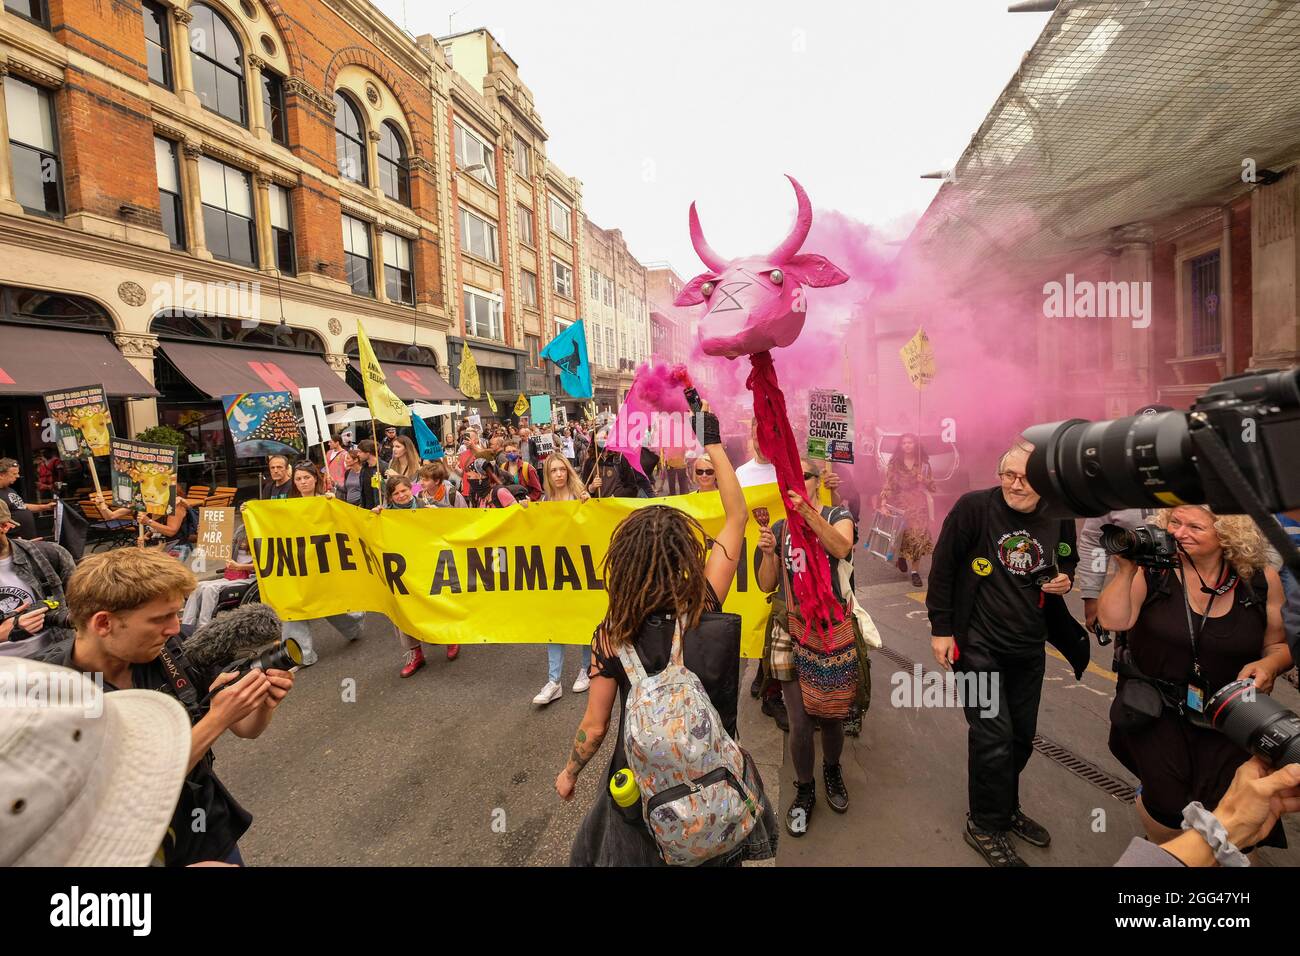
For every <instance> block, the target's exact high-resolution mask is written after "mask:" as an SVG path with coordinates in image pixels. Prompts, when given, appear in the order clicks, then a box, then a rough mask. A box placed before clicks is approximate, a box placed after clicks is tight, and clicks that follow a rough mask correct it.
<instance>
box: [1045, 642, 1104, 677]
mask: <svg viewBox="0 0 1300 956" xmlns="http://www.w3.org/2000/svg"><path fill="white" fill-rule="evenodd" d="M1047 653H1048V654H1050V655H1051V656H1052V657H1055V658H1056V659H1057V660H1058V661H1065V663H1067V664H1069V663H1070V662H1069V661H1066V660H1065V657H1064V655H1062V654H1061V652H1060V651H1058V650H1057V649H1056V648H1054V647H1049V648H1048V649H1047ZM1088 673H1089V674H1096V675H1097V676H1098V677H1104V678H1105V679H1106V680H1108V681H1110V682H1111V683H1112V684H1113V683H1114V682H1115V674H1114V673H1113V672H1111V671H1108V670H1103V669H1102V668H1100V667H1098V666H1097V665H1096V664H1094V663H1093V662H1092V661H1088Z"/></svg>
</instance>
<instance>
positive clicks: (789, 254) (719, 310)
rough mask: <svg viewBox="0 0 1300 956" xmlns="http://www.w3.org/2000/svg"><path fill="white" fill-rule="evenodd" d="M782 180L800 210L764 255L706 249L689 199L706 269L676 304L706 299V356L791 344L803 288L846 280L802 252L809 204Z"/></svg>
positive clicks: (799, 325)
mask: <svg viewBox="0 0 1300 956" xmlns="http://www.w3.org/2000/svg"><path fill="white" fill-rule="evenodd" d="M786 178H787V179H789V180H790V184H791V185H792V186H794V194H795V196H796V197H797V198H798V201H799V212H798V215H797V216H796V218H795V223H794V229H793V230H791V232H790V235H789V236H787V237H786V238H785V241H784V242H782V243H781V244H780V245H779V246H777V247H776V249H775V250H773V251H772V252H769V253H768V254H767V255H763V256H749V257H746V258H743V259H732V260H727V259H724V258H723V257H722V256H720V255H718V254H717V253H716V252H714V251H713V250H712V249H710V248H709V244H708V242H707V241H706V240H705V238H704V230H703V229H701V228H700V217H699V215H698V213H696V211H695V204H694V203H691V244H692V245H694V246H695V251H696V252H697V253H698V254H699V257H700V259H701V260H703V262H704V264H705V265H706V266H708V267H709V270H710V271H708V272H705V273H702V274H701V275H698V276H696V277H695V278H694V279H692V280H691V281H690V282H688V283H687V284H686V288H684V289H682V291H681V292H680V293H678V295H677V299H676V300H675V303H674V304H675V305H678V306H690V305H699V304H700V303H701V302H707V303H708V308H707V309H706V310H705V312H704V315H703V316H701V318H700V345H701V347H702V348H703V349H704V352H705V354H706V355H725V356H727V358H733V359H734V358H736V357H737V356H740V355H754V354H756V353H758V352H766V351H768V350H769V349H773V348H784V347H785V346H787V345H790V344H791V343H792V342H794V340H795V339H797V338H798V337H799V333H800V332H802V331H803V323H804V317H805V315H806V308H805V302H804V293H803V287H804V286H806V285H810V286H813V287H814V288H820V287H822V286H831V285H839V284H840V283H841V282H847V281H848V279H849V277H848V275H847V274H846V273H845V272H844V271H843V270H841V269H840V268H839V267H838V266H836V265H835V264H834V263H832V262H831V261H830V260H828V259H827V258H826V257H825V256H819V255H814V254H811V253H803V254H800V252H799V247H800V246H802V245H803V242H804V240H805V239H807V238H808V230H809V229H811V228H812V204H811V203H809V202H808V194H807V193H805V192H804V191H803V187H802V186H800V185H799V183H798V181H797V180H795V178H794V177H793V176H790V175H787V176H786Z"/></svg>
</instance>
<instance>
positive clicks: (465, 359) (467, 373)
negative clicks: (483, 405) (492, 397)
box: [460, 342, 482, 398]
mask: <svg viewBox="0 0 1300 956" xmlns="http://www.w3.org/2000/svg"><path fill="white" fill-rule="evenodd" d="M460 390H461V392H462V393H464V395H465V397H466V398H480V397H482V393H481V392H480V391H479V385H478V363H477V362H475V361H474V353H473V352H471V351H470V350H469V343H468V342H466V343H465V350H464V351H463V352H461V353H460Z"/></svg>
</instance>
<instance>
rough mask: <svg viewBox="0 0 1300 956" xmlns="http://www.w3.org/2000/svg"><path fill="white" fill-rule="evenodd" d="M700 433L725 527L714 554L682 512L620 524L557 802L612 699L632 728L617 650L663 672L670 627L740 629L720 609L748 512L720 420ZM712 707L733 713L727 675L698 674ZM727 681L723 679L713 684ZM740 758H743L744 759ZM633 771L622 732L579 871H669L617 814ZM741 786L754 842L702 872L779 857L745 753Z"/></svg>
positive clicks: (584, 828)
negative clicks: (615, 788)
mask: <svg viewBox="0 0 1300 956" xmlns="http://www.w3.org/2000/svg"><path fill="white" fill-rule="evenodd" d="M697 417H702V418H703V422H704V423H703V426H702V431H703V434H700V435H699V438H700V443H701V444H703V445H704V446H705V447H706V449H707V450H708V452H709V454H710V455H711V456H712V458H713V460H714V463H715V465H716V467H717V471H718V487H719V489H720V491H721V495H722V504H723V511H724V514H725V516H726V517H725V523H724V525H723V527H722V530H721V531H720V532H719V533H718V535H717V538H716V540H715V542H714V545H713V548H712V550H711V551H708V552H707V557H706V549H705V535H704V531H703V529H702V528H701V527H700V526H699V524H698V523H697V522H696V521H695V520H694V519H692V518H688V517H687V516H686V515H685V514H684V513H683V512H681V511H679V510H677V509H676V508H670V507H668V506H666V505H649V506H647V507H644V508H639V509H637V510H636V511H634V512H633V513H632V514H630V515H628V516H627V517H626V518H624V519H623V521H622V522H620V524H619V525H618V527H617V528H616V529H615V531H614V535H613V537H612V538H611V539H610V543H609V551H608V552H607V554H606V556H605V563H604V566H603V568H604V579H605V589H606V593H607V594H608V596H609V609H608V611H607V612H606V614H605V618H604V620H603V621H601V623H600V625H599V626H598V627H597V628H596V631H595V634H594V635H593V638H592V654H593V657H594V658H595V659H594V661H593V663H592V667H591V689H590V692H589V694H588V697H587V711H586V714H585V715H584V716H583V718H582V723H581V724H580V725H579V728H578V731H577V734H576V735H575V737H574V741H573V750H572V752H571V754H570V756H569V759H568V762H567V763H566V764H565V766H564V768H563V769H562V770H561V771H560V772H559V774H558V775H557V776H556V778H555V790H556V793H557V794H558V795H559V797H560V799H561V800H570V799H572V798H573V792H574V788H575V786H576V785H577V778H578V774H579V773H581V772H582V769H583V767H585V766H586V765H587V764H588V763H589V762H590V761H591V759H592V758H593V757H594V756H595V755H596V752H597V751H598V750H599V749H600V745H601V744H602V743H603V742H604V739H605V736H606V734H607V733H608V731H609V725H610V722H611V718H612V716H613V710H614V704H615V698H616V696H617V697H618V698H619V699H620V701H621V703H620V707H621V708H622V718H621V721H620V724H619V726H620V728H621V727H625V726H627V713H626V705H627V695H628V693H629V691H630V689H631V681H630V680H629V679H628V676H627V673H626V671H625V669H624V667H623V663H622V659H621V657H620V652H621V651H622V652H630V653H632V654H636V655H637V657H638V658H639V659H640V661H641V663H642V665H643V666H644V667H645V669H646V671H647V672H651V673H657V672H659V671H661V670H662V669H663V668H664V667H665V666H666V665H667V664H668V663H669V659H670V655H671V653H672V645H673V635H674V633H675V630H676V628H675V627H674V626H671V625H668V626H666V623H667V622H670V621H671V622H680V628H681V630H682V631H683V638H682V643H683V645H684V646H690V645H691V644H693V643H697V642H704V641H707V640H708V639H709V637H710V636H711V635H710V634H709V631H712V632H713V633H714V634H717V635H718V636H719V637H722V638H723V639H726V638H725V636H724V635H723V634H722V633H721V632H722V631H725V630H726V629H727V628H729V627H732V628H734V626H735V622H734V620H731V619H729V616H726V615H720V614H716V613H714V612H717V611H720V610H721V607H722V602H723V601H724V600H725V599H726V596H727V592H728V591H729V590H730V589H731V582H732V580H733V579H734V578H735V575H736V567H737V565H738V564H739V561H740V559H741V558H742V557H743V554H744V548H745V524H746V522H747V520H748V513H747V511H746V505H745V495H744V492H743V491H741V488H740V484H739V482H737V481H736V474H735V472H734V471H733V470H732V467H731V462H730V461H729V460H728V459H727V455H726V452H725V451H724V450H723V448H722V442H721V439H720V437H719V434H718V420H717V418H715V417H714V416H713V415H712V413H708V412H706V413H703V415H702V416H697ZM739 664H740V661H739V652H738V651H737V652H736V657H735V658H734V659H732V660H729V661H727V662H726V666H725V668H724V669H725V670H728V671H729V672H730V673H729V679H730V683H731V685H732V686H733V688H734V682H735V672H736V669H737V668H738V667H739ZM697 676H699V677H700V678H701V682H702V683H703V685H704V689H705V691H706V692H707V693H708V694H709V699H710V701H711V702H712V703H713V706H714V708H715V709H716V710H717V711H718V712H719V715H720V716H721V715H722V714H732V715H734V714H735V706H736V702H735V699H734V690H733V691H732V692H731V693H732V694H733V696H732V698H731V699H730V700H724V699H721V698H722V697H723V695H724V691H723V690H722V685H723V684H725V683H727V677H726V676H724V675H703V674H700V675H697ZM719 677H722V678H723V679H722V680H718V679H717V678H719ZM723 720H724V722H726V723H730V724H731V726H726V727H725V729H726V732H727V733H728V734H730V735H731V736H732V737H733V739H734V737H735V727H734V722H733V721H734V717H733V721H728V720H727V718H725V717H724V718H723ZM742 753H743V751H742ZM627 766H628V762H627V756H626V753H625V748H624V743H623V739H622V734H621V733H620V734H619V735H618V740H617V742H616V743H615V746H614V753H613V757H612V759H611V761H610V764H609V769H608V772H607V773H606V774H605V775H604V776H602V777H601V778H600V789H601V790H602V791H603V792H602V793H601V795H600V796H598V797H597V799H596V802H595V805H594V806H593V807H592V809H591V810H590V811H589V812H588V813H587V815H586V817H585V818H584V819H583V821H582V825H581V826H580V827H579V830H578V835H577V837H576V838H575V840H574V843H573V847H572V850H571V851H570V855H569V862H570V865H573V866H663V865H664V862H663V859H662V858H661V857H660V855H659V850H658V846H657V845H656V843H655V839H654V837H653V836H652V835H651V834H650V831H649V829H648V828H647V827H646V825H645V822H644V819H643V817H642V816H641V815H640V814H639V813H638V814H636V815H635V818H634V819H629V818H628V817H627V816H624V815H623V814H622V813H621V812H619V811H618V810H616V809H615V804H614V801H613V798H612V797H611V796H610V795H609V791H608V785H609V783H610V781H611V780H612V779H613V778H614V777H615V775H616V774H617V773H618V772H619V771H620V770H622V769H623V768H625V767H627ZM744 780H745V783H746V784H747V785H748V787H749V789H750V791H751V792H752V793H753V794H754V795H755V797H757V798H758V801H759V806H760V808H761V810H760V812H759V813H758V820H757V821H756V823H755V826H754V829H753V831H752V832H751V834H750V836H749V838H748V840H747V841H746V842H745V843H744V844H742V845H741V846H739V847H738V848H737V849H736V850H735V851H733V852H732V853H729V854H727V856H725V857H723V858H718V859H714V860H709V861H708V862H707V863H706V864H705V865H714V866H718V865H723V866H726V865H734V866H738V865H740V863H741V862H742V861H743V860H745V859H763V858H770V857H771V856H774V855H775V851H776V836H777V834H776V827H775V820H774V817H773V814H772V809H771V806H770V805H769V803H768V800H767V797H766V794H764V792H763V782H762V779H761V777H760V776H759V774H758V770H757V768H755V766H754V763H753V761H752V760H751V759H750V757H749V755H748V754H747V753H745V754H744Z"/></svg>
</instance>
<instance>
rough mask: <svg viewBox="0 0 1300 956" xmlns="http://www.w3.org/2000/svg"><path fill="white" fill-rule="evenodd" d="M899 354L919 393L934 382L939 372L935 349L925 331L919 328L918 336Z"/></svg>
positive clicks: (900, 350)
mask: <svg viewBox="0 0 1300 956" xmlns="http://www.w3.org/2000/svg"><path fill="white" fill-rule="evenodd" d="M898 354H899V355H900V356H902V358H903V366H904V367H905V368H906V369H907V377H908V378H909V379H910V380H911V382H912V384H913V385H915V386H916V388H917V390H918V391H919V390H921V389H923V388H925V387H926V386H927V385H929V384H930V383H931V382H933V381H934V377H935V375H936V374H938V371H937V369H936V368H935V365H934V348H933V347H932V346H931V345H930V337H929V336H927V335H926V334H925V329H923V328H919V327H918V328H917V330H916V334H915V335H914V336H912V337H911V339H909V340H908V342H907V344H906V345H904V346H903V347H902V348H901V349H899V350H898Z"/></svg>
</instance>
